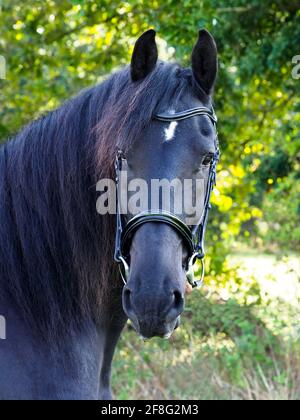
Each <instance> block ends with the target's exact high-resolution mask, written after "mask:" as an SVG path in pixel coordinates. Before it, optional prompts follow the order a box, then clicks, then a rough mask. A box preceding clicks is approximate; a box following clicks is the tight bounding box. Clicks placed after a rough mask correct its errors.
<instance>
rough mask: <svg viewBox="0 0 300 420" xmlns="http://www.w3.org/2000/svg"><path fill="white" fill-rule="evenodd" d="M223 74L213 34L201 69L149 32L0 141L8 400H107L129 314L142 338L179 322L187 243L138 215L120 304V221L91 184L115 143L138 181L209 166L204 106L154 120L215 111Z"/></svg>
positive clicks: (0, 384) (195, 172)
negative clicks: (173, 59) (111, 65)
mask: <svg viewBox="0 0 300 420" xmlns="http://www.w3.org/2000/svg"><path fill="white" fill-rule="evenodd" d="M216 74H217V51H216V46H215V42H214V40H213V38H212V36H211V35H210V34H209V33H208V32H206V31H200V33H199V39H198V41H197V43H196V45H195V47H194V50H193V53H192V69H182V68H181V67H179V66H178V65H176V64H170V63H164V62H160V61H158V60H157V46H156V43H155V32H154V31H153V30H150V31H148V32H146V33H145V34H143V35H142V36H141V37H140V38H139V39H138V41H137V43H136V45H135V49H134V53H133V56H132V62H131V66H129V67H126V68H124V69H123V70H121V71H119V72H117V73H115V74H113V75H111V76H110V77H109V78H108V79H107V80H106V81H104V82H103V83H102V84H100V86H97V87H94V88H92V89H89V90H86V91H84V92H83V93H81V94H80V95H79V96H78V97H76V98H75V99H72V100H70V101H69V102H67V103H66V104H64V105H63V106H62V107H61V108H60V109H58V110H56V111H54V112H51V113H50V114H49V115H47V116H45V117H44V118H41V119H39V120H37V121H34V122H33V123H32V124H30V125H29V126H28V127H26V128H25V129H24V130H23V131H22V132H21V133H20V134H19V135H17V136H16V137H15V138H14V139H11V140H10V141H8V142H7V143H6V144H4V145H3V146H2V147H1V149H0V171H1V176H0V195H1V202H0V220H1V224H0V287H1V295H0V315H1V319H2V320H4V318H5V328H6V340H1V339H0V372H1V373H0V399H98V398H101V399H109V398H111V392H110V371H111V362H112V358H113V353H114V349H115V346H116V344H117V341H118V339H119V336H120V333H121V331H122V329H123V327H124V325H125V323H126V320H127V318H128V316H129V317H130V318H131V319H132V321H133V324H134V325H135V327H136V328H137V330H138V332H139V334H141V335H142V336H144V337H152V336H154V335H160V336H169V335H170V334H171V333H172V331H173V329H174V328H175V327H176V325H177V323H178V322H177V321H178V317H179V315H180V313H181V312H182V311H183V307H184V292H185V285H186V272H185V268H186V262H187V259H188V249H187V246H186V242H185V241H184V239H183V238H182V236H181V235H180V234H179V233H178V231H177V230H176V229H174V228H173V227H172V226H171V225H168V224H167V223H155V222H153V223H143V224H142V225H141V226H140V227H139V228H138V229H137V230H136V231H135V233H134V235H133V237H132V239H131V245H130V249H129V254H130V255H129V257H128V258H129V259H130V271H129V278H128V283H127V285H126V288H125V289H124V292H123V302H122V291H123V283H122V279H121V276H120V273H119V270H118V265H117V264H116V262H115V261H114V244H115V232H116V221H115V216H114V215H113V214H106V215H103V216H100V215H99V214H98V213H97V212H96V201H97V199H98V197H99V193H98V192H97V191H96V184H97V181H98V180H99V179H104V178H109V179H114V178H115V156H116V150H117V149H121V150H122V152H123V153H125V154H126V160H127V165H128V168H130V172H131V176H132V177H133V178H144V179H146V180H147V181H149V180H151V179H152V178H159V179H162V178H167V179H175V178H176V179H180V180H182V179H184V178H188V179H195V178H197V177H199V174H202V175H203V173H206V172H205V170H204V169H205V168H207V167H208V166H209V165H210V163H211V161H212V156H214V152H215V127H214V124H213V121H211V119H210V118H208V116H207V115H202V114H201V113H200V115H198V114H197V115H195V116H191V118H188V119H185V120H183V121H180V122H179V121H178V122H176V121H175V122H174V121H172V122H167V121H159V120H158V119H154V118H153V116H154V115H155V114H157V113H158V112H167V113H168V114H170V115H172V114H174V113H175V114H176V113H178V112H180V111H183V110H186V109H193V108H199V107H201V109H202V108H203V107H206V108H210V107H211V95H212V90H213V85H214V82H215V78H216ZM206 108H205V109H206ZM203 168H204V169H203ZM203 171H204V172H203ZM206 178H207V176H206ZM128 261H129V260H128ZM126 314H127V315H126ZM3 317H4V318H3ZM3 324H4V323H3ZM1 338H3V337H1Z"/></svg>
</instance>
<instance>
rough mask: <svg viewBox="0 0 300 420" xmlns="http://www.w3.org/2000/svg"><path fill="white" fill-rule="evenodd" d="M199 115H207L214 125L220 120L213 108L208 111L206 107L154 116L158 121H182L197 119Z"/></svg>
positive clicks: (161, 113)
mask: <svg viewBox="0 0 300 420" xmlns="http://www.w3.org/2000/svg"><path fill="white" fill-rule="evenodd" d="M197 115H206V116H207V117H209V118H210V119H211V120H212V122H213V123H214V124H217V122H218V119H217V116H216V114H215V112H214V110H213V108H211V109H208V108H206V107H202V106H200V107H197V108H191V109H189V110H185V111H181V112H175V113H173V114H170V113H167V112H160V113H158V114H155V115H154V118H155V119H156V120H158V121H166V122H169V121H181V120H186V119H188V118H191V117H195V116H197Z"/></svg>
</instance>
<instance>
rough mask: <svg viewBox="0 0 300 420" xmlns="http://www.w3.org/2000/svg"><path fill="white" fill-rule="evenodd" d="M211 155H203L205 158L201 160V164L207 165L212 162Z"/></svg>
mask: <svg viewBox="0 0 300 420" xmlns="http://www.w3.org/2000/svg"><path fill="white" fill-rule="evenodd" d="M212 160H213V157H212V156H205V158H204V159H203V161H202V165H204V166H208V165H210V164H211V163H212Z"/></svg>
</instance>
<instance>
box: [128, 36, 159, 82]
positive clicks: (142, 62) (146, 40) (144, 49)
mask: <svg viewBox="0 0 300 420" xmlns="http://www.w3.org/2000/svg"><path fill="white" fill-rule="evenodd" d="M155 34H156V33H155V31H154V30H153V29H150V30H149V31H147V32H145V33H143V35H141V36H140V37H139V39H138V40H137V41H136V43H135V46H134V50H133V54H132V58H131V79H132V81H133V82H137V81H138V80H142V79H144V78H145V77H146V76H148V74H149V73H150V72H151V71H152V70H153V69H154V67H155V66H156V63H157V58H158V53H157V46H156V42H155Z"/></svg>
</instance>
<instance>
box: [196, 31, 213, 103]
mask: <svg viewBox="0 0 300 420" xmlns="http://www.w3.org/2000/svg"><path fill="white" fill-rule="evenodd" d="M192 69H193V74H194V78H195V79H196V81H197V83H198V84H199V85H200V86H201V88H202V89H203V90H204V91H205V93H207V94H208V95H210V94H211V92H212V89H213V87H214V83H215V80H216V77H217V73H218V52H217V46H216V43H215V40H214V38H213V37H212V35H211V34H210V33H209V32H208V31H206V30H204V29H203V30H201V31H199V38H198V41H197V43H196V45H195V47H194V49H193V53H192Z"/></svg>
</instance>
